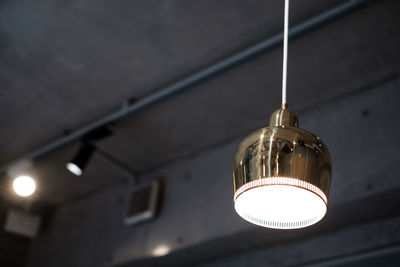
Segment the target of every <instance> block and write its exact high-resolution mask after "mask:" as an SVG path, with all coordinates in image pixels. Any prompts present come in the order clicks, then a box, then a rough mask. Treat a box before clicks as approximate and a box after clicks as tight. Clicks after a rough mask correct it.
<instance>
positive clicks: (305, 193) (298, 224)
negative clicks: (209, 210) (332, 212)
mask: <svg viewBox="0 0 400 267" xmlns="http://www.w3.org/2000/svg"><path fill="white" fill-rule="evenodd" d="M242 187H243V188H239V190H238V191H237V194H236V195H235V210H236V212H237V213H238V214H239V215H240V216H241V217H242V218H243V219H245V220H247V221H249V222H251V223H254V224H257V225H260V226H264V227H270V228H277V229H295V228H302V227H306V226H309V225H312V224H314V223H316V222H318V221H320V220H321V219H322V218H323V217H324V216H325V213H326V196H325V194H324V193H323V192H322V191H320V190H319V189H318V188H317V187H315V186H313V185H311V184H309V183H306V182H304V181H301V180H298V179H294V178H287V177H271V178H263V179H259V180H256V181H253V182H251V183H248V184H245V185H243V186H242Z"/></svg>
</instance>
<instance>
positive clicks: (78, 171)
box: [66, 162, 83, 176]
mask: <svg viewBox="0 0 400 267" xmlns="http://www.w3.org/2000/svg"><path fill="white" fill-rule="evenodd" d="M66 167H67V169H68V170H69V171H70V172H71V173H73V174H75V175H76V176H81V175H82V173H83V171H82V169H81V168H79V167H78V166H77V165H76V164H75V163H72V162H68V163H67V164H66Z"/></svg>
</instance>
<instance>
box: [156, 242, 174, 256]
mask: <svg viewBox="0 0 400 267" xmlns="http://www.w3.org/2000/svg"><path fill="white" fill-rule="evenodd" d="M170 250H171V249H170V248H169V247H168V246H167V245H159V246H157V247H156V248H154V250H153V255H154V256H155V257H162V256H165V255H167V254H168V253H169V252H170Z"/></svg>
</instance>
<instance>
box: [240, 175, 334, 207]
mask: <svg viewBox="0 0 400 267" xmlns="http://www.w3.org/2000/svg"><path fill="white" fill-rule="evenodd" d="M273 185H287V186H293V187H298V188H301V189H305V190H308V191H310V192H312V193H314V194H316V195H317V196H319V197H320V198H321V199H322V200H323V201H324V202H325V205H328V198H327V196H326V195H325V193H324V192H323V191H322V190H321V189H320V188H319V187H318V186H316V185H313V184H311V183H308V182H306V181H304V180H302V179H299V178H292V177H284V176H274V177H264V178H261V177H260V179H257V180H253V181H250V182H248V183H245V184H244V185H242V186H241V187H239V189H238V190H236V192H235V195H234V197H233V201H234V202H236V199H237V198H238V197H239V196H240V195H241V194H242V193H244V192H246V191H247V190H250V189H253V188H256V187H262V186H273Z"/></svg>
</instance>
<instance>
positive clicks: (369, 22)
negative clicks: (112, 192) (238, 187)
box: [0, 0, 400, 205]
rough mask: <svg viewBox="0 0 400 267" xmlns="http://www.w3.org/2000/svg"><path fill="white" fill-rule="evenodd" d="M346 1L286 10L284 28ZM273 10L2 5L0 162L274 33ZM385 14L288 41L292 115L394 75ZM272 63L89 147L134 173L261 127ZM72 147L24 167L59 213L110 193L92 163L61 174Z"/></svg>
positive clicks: (271, 87)
mask: <svg viewBox="0 0 400 267" xmlns="http://www.w3.org/2000/svg"><path fill="white" fill-rule="evenodd" d="M344 2H346V1H333V0H332V1H331V0H329V1H328V0H327V1H316V0H312V1H310V0H308V1H306V0H296V1H293V2H292V6H291V12H292V14H291V23H292V24H297V23H299V22H301V21H304V20H305V19H307V18H310V17H313V16H315V15H317V14H320V13H321V12H324V11H326V10H328V9H330V8H332V7H333V6H335V5H337V4H340V3H344ZM282 8H283V6H282V1H280V0H271V1H256V0H252V1H191V2H188V1H133V2H132V1H112V2H110V1H94V2H89V1H83V0H81V1H48V0H43V1H42V2H41V3H36V2H35V3H33V2H32V1H2V2H1V3H0V86H1V91H0V104H1V105H0V107H1V108H0V120H1V121H2V129H3V130H2V131H0V146H1V148H2V149H1V151H0V163H1V164H4V163H6V162H8V161H10V160H14V159H16V158H18V157H19V156H21V155H23V154H24V153H27V152H29V151H31V150H32V149H34V148H36V147H38V146H40V145H43V144H45V143H47V142H49V141H51V140H54V139H55V138H57V137H60V136H62V135H63V134H65V132H68V131H71V130H74V129H77V128H78V127H81V126H83V125H85V124H87V123H89V122H91V121H94V120H96V119H98V118H100V117H101V116H104V115H105V114H107V113H109V112H111V111H113V110H116V109H119V108H120V107H121V105H122V104H123V102H124V101H126V100H128V99H131V98H135V99H138V98H141V97H143V96H145V95H147V94H150V93H152V92H154V91H157V90H158V89H159V88H162V87H163V86H165V85H167V84H169V83H172V82H174V81H176V80H178V79H180V78H182V77H185V76H186V75H188V74H190V73H192V72H194V71H196V70H198V69H201V68H202V67H205V66H208V65H210V64H212V63H214V62H216V61H217V60H219V59H221V58H224V57H225V56H228V55H230V54H232V53H234V52H235V51H237V50H240V49H242V48H245V47H247V46H249V45H251V44H253V43H255V42H257V41H258V40H261V39H264V38H266V37H268V36H272V35H273V34H275V33H278V32H280V31H281V29H282ZM397 10H399V3H398V1H395V0H392V1H384V2H380V1H377V2H376V3H375V2H374V3H372V4H371V5H368V6H367V7H365V8H363V9H361V10H357V11H355V12H353V13H351V14H349V15H346V16H344V17H342V18H338V19H336V20H335V21H332V22H331V23H330V24H328V25H326V26H324V27H323V28H320V29H318V30H316V31H313V32H311V33H308V34H307V35H305V36H302V37H301V38H299V39H296V40H293V41H292V42H291V43H290V51H289V81H288V83H289V92H288V100H289V103H290V106H291V107H292V108H293V109H295V110H296V111H298V112H299V113H301V112H303V111H305V110H307V109H310V108H313V107H315V106H317V105H323V104H324V103H327V102H329V101H332V100H333V99H336V98H338V97H341V96H344V95H346V94H349V93H351V92H353V91H356V90H359V89H362V88H366V87H368V86H371V85H372V84H374V83H377V82H379V81H382V80H385V79H387V78H389V77H392V76H394V75H398V74H399V73H400V53H399V46H400V45H399V44H400V37H399V36H400V34H399V28H400V27H399V25H400V19H399V17H398V16H397ZM281 56H282V52H281V50H280V49H275V50H272V51H270V52H268V53H265V54H263V55H260V56H259V57H257V58H254V59H252V60H251V61H248V62H246V63H244V64H241V65H239V66H237V67H235V68H233V69H231V70H229V71H227V72H224V73H222V74H221V75H218V76H216V77H214V78H213V79H211V80H208V81H206V82H204V83H201V84H199V85H197V86H195V87H194V88H191V90H188V91H187V92H185V93H182V94H179V95H177V96H175V97H174V98H171V99H169V100H167V101H164V102H163V103H161V104H159V105H156V106H153V107H152V108H151V109H148V110H145V111H143V112H142V113H140V114H138V115H136V116H135V117H131V118H128V119H127V120H125V121H123V122H121V123H119V124H117V126H116V129H115V133H114V135H113V136H112V137H109V138H107V139H105V140H103V141H101V142H99V143H98V146H99V147H100V148H101V149H102V150H104V151H106V152H107V153H108V154H110V155H111V156H112V157H113V158H114V159H116V160H117V161H118V162H121V163H123V164H124V165H126V166H127V167H129V169H131V170H132V171H133V173H134V174H136V175H140V174H144V173H146V172H148V171H150V170H154V169H155V168H158V167H160V166H162V165H165V164H167V163H169V162H171V161H174V160H176V159H179V158H182V157H187V156H191V155H193V154H196V153H198V152H199V151H202V150H205V149H207V148H210V147H212V146H215V145H217V144H220V143H223V142H226V141H228V140H232V139H233V138H235V137H237V136H240V135H243V134H245V133H247V132H249V131H250V130H252V129H256V128H259V127H261V126H263V125H265V124H267V123H268V120H269V114H270V113H271V112H272V111H273V110H274V109H276V108H277V107H278V106H279V103H280V79H281ZM300 115H301V114H300ZM300 119H301V118H300ZM300 123H301V120H300ZM76 149H77V147H76V145H75V146H71V147H67V148H65V149H62V150H59V151H56V152H54V153H51V154H48V155H46V156H45V157H43V158H42V159H40V160H39V161H38V162H37V163H36V165H35V167H36V168H35V173H36V175H37V177H38V179H39V181H40V184H41V189H40V190H41V191H40V194H39V195H38V201H40V202H45V203H48V204H55V205H59V204H63V203H66V202H69V201H73V200H76V199H77V198H80V197H84V196H85V195H87V194H88V193H90V192H95V191H96V190H101V188H103V187H105V186H107V185H109V184H111V183H115V182H119V181H120V179H119V177H110V176H108V175H107V168H112V166H110V164H108V165H107V163H105V161H104V159H102V158H101V157H96V156H95V158H94V159H93V161H92V162H91V163H90V165H89V167H88V172H87V173H86V174H85V175H84V176H83V177H80V178H79V179H77V178H76V177H74V176H72V175H70V174H69V173H67V172H66V170H65V168H64V164H65V162H66V161H67V160H68V159H69V158H70V157H71V156H73V153H74V152H75V151H76Z"/></svg>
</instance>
